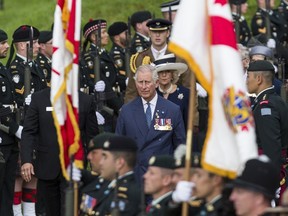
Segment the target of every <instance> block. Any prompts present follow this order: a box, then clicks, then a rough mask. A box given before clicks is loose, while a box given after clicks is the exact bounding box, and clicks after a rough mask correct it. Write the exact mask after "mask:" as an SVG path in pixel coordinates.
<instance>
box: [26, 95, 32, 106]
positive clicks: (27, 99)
mask: <svg viewBox="0 0 288 216" xmlns="http://www.w3.org/2000/svg"><path fill="white" fill-rule="evenodd" d="M30 103H31V94H29V95H28V96H27V97H26V98H25V104H26V105H27V106H29V105H30Z"/></svg>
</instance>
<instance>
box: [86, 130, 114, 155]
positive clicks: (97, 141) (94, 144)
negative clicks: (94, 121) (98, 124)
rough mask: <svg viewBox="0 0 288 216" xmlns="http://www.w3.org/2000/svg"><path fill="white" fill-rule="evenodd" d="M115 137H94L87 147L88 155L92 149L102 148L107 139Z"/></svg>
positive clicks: (111, 134) (99, 135) (103, 135)
mask: <svg viewBox="0 0 288 216" xmlns="http://www.w3.org/2000/svg"><path fill="white" fill-rule="evenodd" d="M113 136H115V134H113V133H108V132H107V133H106V132H104V133H101V134H98V135H97V136H95V137H94V138H93V139H92V140H91V142H90V143H89V145H88V153H89V152H90V151H92V150H94V149H101V148H103V144H104V142H106V141H107V140H108V139H109V138H111V137H113Z"/></svg>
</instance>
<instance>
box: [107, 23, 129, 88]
mask: <svg viewBox="0 0 288 216" xmlns="http://www.w3.org/2000/svg"><path fill="white" fill-rule="evenodd" d="M127 30H128V26H127V24H126V23H124V22H115V23H113V24H112V25H111V26H110V27H109V28H108V34H109V36H110V39H111V41H112V42H113V45H112V48H111V50H110V56H111V57H112V59H113V61H114V64H115V65H116V66H117V68H118V70H119V77H118V80H119V85H120V90H121V92H123V91H125V90H126V83H125V80H126V76H127V74H126V64H129V62H127V63H126V62H125V49H126V45H127Z"/></svg>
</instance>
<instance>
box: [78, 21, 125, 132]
mask: <svg viewBox="0 0 288 216" xmlns="http://www.w3.org/2000/svg"><path fill="white" fill-rule="evenodd" d="M106 25H107V22H106V21H105V20H101V19H100V20H93V21H90V22H88V23H87V24H86V25H85V26H84V28H83V36H84V38H85V41H84V45H83V49H84V53H83V54H82V60H81V64H82V69H81V73H82V75H83V74H84V75H85V74H86V75H85V76H87V75H88V77H86V78H85V79H86V80H88V81H89V83H88V85H89V89H90V90H89V91H90V93H92V92H93V91H94V88H95V90H96V92H103V91H104V93H105V94H104V98H101V99H100V100H102V101H103V100H104V101H105V102H106V104H107V106H108V107H109V108H110V109H112V112H113V111H114V113H115V115H114V116H113V114H111V113H110V114H108V113H107V112H104V111H102V110H98V111H102V112H101V114H102V115H103V116H104V118H105V124H104V131H106V132H112V131H114V127H115V118H116V116H117V114H118V112H119V110H120V108H121V106H122V104H123V102H122V100H121V98H120V95H119V92H120V88H119V73H118V69H117V68H116V67H115V65H114V62H113V59H112V58H111V57H110V55H109V54H108V52H107V51H106V49H105V46H106V45H107V44H108V40H109V38H108V34H107V32H106ZM98 34H100V35H98ZM97 41H98V44H97ZM100 41H101V42H100ZM99 42H100V43H99ZM88 43H90V47H89V50H88V51H87V52H85V50H86V46H87V45H88ZM96 58H99V61H100V66H99V65H95V59H96ZM83 66H84V67H83ZM97 67H99V68H100V71H99V74H100V77H98V78H97V77H96V78H97V79H98V80H100V81H98V82H97V83H96V84H95V86H94V79H95V73H94V72H95V70H98V69H97ZM82 86H83V85H82ZM97 102H98V101H97ZM99 109H101V108H99Z"/></svg>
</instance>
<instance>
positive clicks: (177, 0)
mask: <svg viewBox="0 0 288 216" xmlns="http://www.w3.org/2000/svg"><path fill="white" fill-rule="evenodd" d="M179 3H180V0H173V1H169V2H164V3H162V4H161V6H160V7H161V12H169V10H170V9H171V11H177V10H178V7H179ZM169 8H170V9H169Z"/></svg>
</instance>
